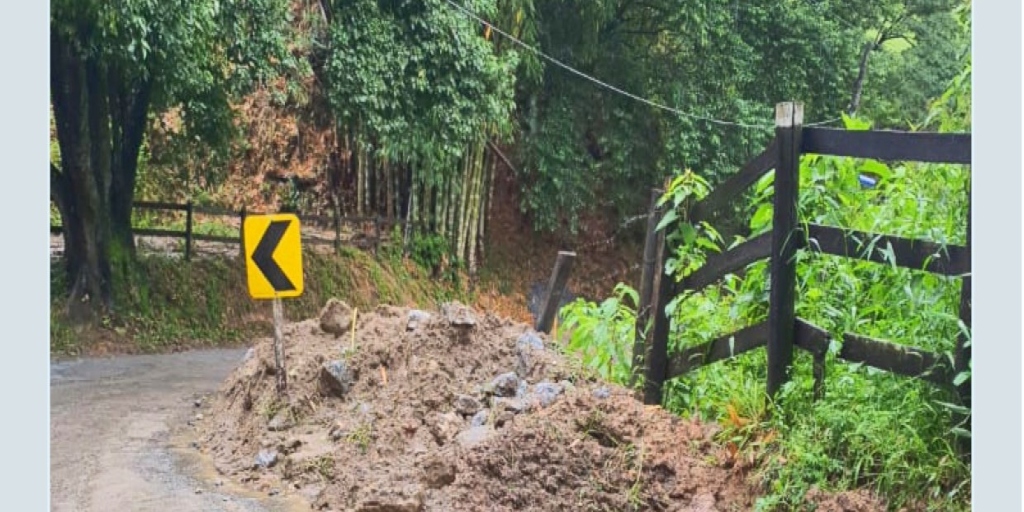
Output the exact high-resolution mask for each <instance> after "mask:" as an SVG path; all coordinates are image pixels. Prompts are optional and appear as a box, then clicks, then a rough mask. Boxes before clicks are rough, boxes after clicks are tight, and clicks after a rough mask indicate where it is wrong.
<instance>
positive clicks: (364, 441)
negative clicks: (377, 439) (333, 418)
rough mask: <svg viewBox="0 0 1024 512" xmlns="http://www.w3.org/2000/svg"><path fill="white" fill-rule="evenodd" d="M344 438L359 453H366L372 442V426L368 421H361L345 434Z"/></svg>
mask: <svg viewBox="0 0 1024 512" xmlns="http://www.w3.org/2000/svg"><path fill="white" fill-rule="evenodd" d="M345 440H346V441H347V442H349V443H352V444H354V445H355V446H356V448H358V449H359V453H362V454H363V455H366V452H367V451H368V450H369V449H370V443H372V442H373V426H372V425H370V423H362V424H360V425H359V427H358V428H356V429H354V430H352V431H351V432H349V433H348V435H346V436H345Z"/></svg>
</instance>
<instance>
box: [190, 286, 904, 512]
mask: <svg viewBox="0 0 1024 512" xmlns="http://www.w3.org/2000/svg"><path fill="white" fill-rule="evenodd" d="M284 334H285V339H286V344H285V361H286V365H285V367H286V368H287V383H288V387H287V393H286V394H285V395H279V394H278V392H277V390H276V383H277V377H278V375H276V365H275V357H274V349H273V343H272V341H271V340H269V339H266V340H260V341H259V342H258V343H257V344H256V345H255V346H254V347H253V348H252V349H250V351H249V353H248V354H247V355H246V357H245V359H244V362H243V363H242V365H241V366H240V367H238V368H237V369H236V370H235V371H234V372H233V373H232V374H231V375H230V377H229V378H228V379H227V380H226V382H225V383H224V384H223V386H222V388H221V390H220V392H219V393H217V394H216V395H215V396H213V397H211V401H210V403H209V404H208V406H207V407H204V412H206V415H205V416H204V417H203V419H202V420H200V421H199V422H198V423H197V428H198V430H199V435H200V439H199V447H200V449H201V450H202V451H203V452H205V453H207V454H209V455H211V456H212V458H213V461H214V464H215V465H216V468H217V471H219V472H220V473H221V474H222V475H224V476H225V477H226V478H229V479H231V480H232V481H234V482H238V483H241V484H243V485H245V486H247V487H249V488H251V489H253V490H256V491H260V492H265V493H277V492H281V491H284V492H287V493H289V494H292V493H294V494H296V495H298V496H301V497H303V498H304V499H306V500H308V501H309V502H310V504H311V506H312V508H313V509H315V510H338V511H341V510H345V511H360V512H386V511H393V512H402V511H502V510H528V511H554V510H581V511H583V510H615V511H624V510H657V511H662V510H664V511H670V510H672V511H684V510H685V511H734V510H735V511H740V510H742V511H746V510H753V509H754V503H755V500H756V498H757V496H758V494H759V491H758V489H757V488H756V487H754V486H753V485H751V483H750V482H749V481H748V479H747V478H746V477H745V476H744V474H743V473H742V472H741V471H740V470H739V469H737V468H733V467H729V465H728V464H726V463H725V462H724V460H725V457H724V452H723V450H722V448H721V447H720V446H719V445H718V444H717V443H716V442H715V441H714V434H715V433H716V428H715V427H714V426H713V425H708V424H703V423H701V422H699V421H696V420H686V419H683V418H680V417H678V416H676V415H672V414H669V413H668V412H666V411H664V410H661V409H660V408H655V407H645V406H643V405H642V404H641V403H640V402H638V401H637V400H635V399H634V398H633V397H632V396H631V394H630V393H629V392H628V391H627V390H626V389H623V388H621V387H617V386H613V385H609V384H607V383H602V382H599V381H596V380H595V379H592V378H590V377H589V376H588V375H587V372H585V371H584V370H583V369H582V368H580V367H579V366H578V365H577V364H575V363H574V362H573V361H572V360H571V359H569V358H565V357H563V356H561V355H560V354H559V353H558V352H557V350H556V348H555V347H553V346H552V345H551V341H550V340H549V339H548V338H547V337H546V336H544V335H540V334H537V333H535V332H533V331H532V330H531V329H530V328H529V327H528V326H526V325H524V324H519V323H515V322H512V321H511V320H507V319H502V318H498V317H496V316H493V315H481V314H479V313H477V312H475V311H473V310H471V309H469V308H467V307H465V306H462V305H459V304H447V305H445V306H444V307H442V309H441V311H439V312H431V313H428V312H424V311H418V310H410V309H406V308H396V307H391V306H381V307H378V308H377V309H376V310H375V311H373V312H370V313H367V314H363V313H362V312H353V311H352V310H351V309H350V308H349V307H348V306H347V305H346V304H344V303H342V302H339V301H335V300H332V301H330V302H328V304H327V305H326V306H325V307H324V309H323V312H322V313H321V315H320V318H318V319H311V320H306V321H302V322H298V323H292V324H288V325H286V326H285V329H284ZM808 500H809V501H811V502H814V503H817V504H820V506H819V507H818V510H835V511H874V510H885V507H884V505H883V504H881V503H879V502H877V501H875V500H872V499H870V498H869V497H867V496H863V495H860V494H852V495H839V496H836V495H829V494H826V493H818V492H815V493H813V494H809V495H808Z"/></svg>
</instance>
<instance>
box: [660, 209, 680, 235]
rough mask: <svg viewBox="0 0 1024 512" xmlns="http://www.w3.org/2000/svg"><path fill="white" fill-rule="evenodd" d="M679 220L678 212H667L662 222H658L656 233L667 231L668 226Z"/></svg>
mask: <svg viewBox="0 0 1024 512" xmlns="http://www.w3.org/2000/svg"><path fill="white" fill-rule="evenodd" d="M678 218H679V214H678V213H677V212H676V210H669V211H667V212H665V216H664V217H662V218H661V222H658V226H657V227H656V228H655V231H661V230H663V229H665V226H668V225H669V224H671V223H673V222H675V220H676V219H678Z"/></svg>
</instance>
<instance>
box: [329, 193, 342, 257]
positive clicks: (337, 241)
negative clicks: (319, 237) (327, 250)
mask: <svg viewBox="0 0 1024 512" xmlns="http://www.w3.org/2000/svg"><path fill="white" fill-rule="evenodd" d="M331 211H332V213H334V253H335V254H338V253H340V252H341V207H340V206H338V204H337V203H335V205H334V208H332V209H331Z"/></svg>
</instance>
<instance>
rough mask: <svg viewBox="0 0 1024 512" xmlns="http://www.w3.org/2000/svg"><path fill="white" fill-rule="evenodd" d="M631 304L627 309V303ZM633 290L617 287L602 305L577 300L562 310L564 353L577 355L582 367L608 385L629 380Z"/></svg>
mask: <svg viewBox="0 0 1024 512" xmlns="http://www.w3.org/2000/svg"><path fill="white" fill-rule="evenodd" d="M627 300H628V301H630V302H632V305H630V304H629V303H628V302H627ZM638 301H639V298H638V295H637V292H636V290H634V289H632V288H630V287H629V286H628V285H626V284H622V283H619V284H618V285H617V286H616V287H615V294H614V296H612V297H610V298H608V299H605V301H604V302H602V303H601V304H595V303H593V302H589V301H586V300H584V299H577V300H575V301H573V302H571V303H569V304H568V305H566V306H565V307H564V308H562V315H563V316H564V318H565V320H564V323H563V324H562V327H561V329H562V330H564V331H567V332H569V333H570V334H569V340H568V343H567V344H566V345H565V350H566V351H568V352H570V353H575V354H577V355H579V356H580V357H581V359H582V362H583V364H584V366H586V367H588V368H589V369H591V370H594V371H596V372H597V373H598V375H599V376H600V377H601V378H602V379H604V380H607V381H611V382H615V383H619V384H623V383H625V382H627V381H628V380H629V376H630V368H631V365H632V347H633V341H634V338H635V334H636V304H637V302H638Z"/></svg>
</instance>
